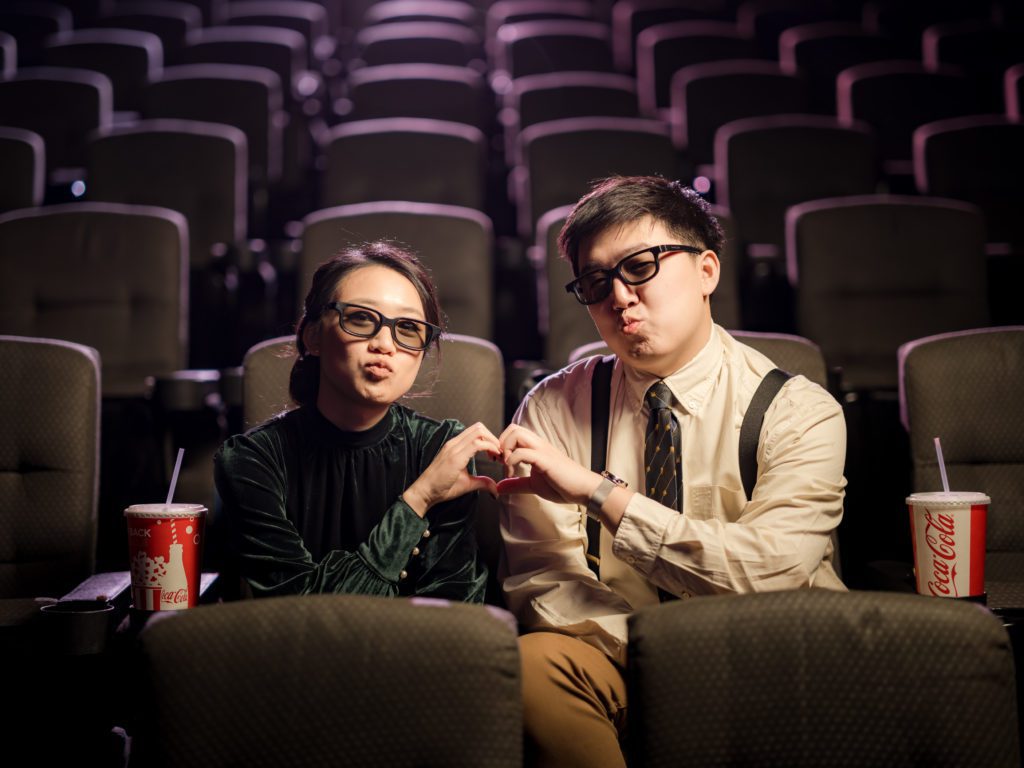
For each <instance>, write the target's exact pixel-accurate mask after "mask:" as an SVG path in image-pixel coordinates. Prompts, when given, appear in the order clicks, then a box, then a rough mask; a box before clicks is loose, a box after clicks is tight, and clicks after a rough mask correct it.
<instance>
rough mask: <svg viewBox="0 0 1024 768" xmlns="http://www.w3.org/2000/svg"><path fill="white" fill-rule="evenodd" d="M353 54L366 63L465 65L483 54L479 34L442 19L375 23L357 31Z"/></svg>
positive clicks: (377, 64)
mask: <svg viewBox="0 0 1024 768" xmlns="http://www.w3.org/2000/svg"><path fill="white" fill-rule="evenodd" d="M356 51H357V53H356V56H357V57H358V60H359V61H361V62H362V63H363V64H365V65H366V66H370V67H374V66H380V65H383V64H421V63H422V64H447V65H449V66H454V67H465V66H468V65H469V64H470V63H471V62H473V61H476V60H479V59H481V58H482V56H483V47H482V43H481V41H480V35H479V34H478V33H477V32H476V31H474V30H472V29H469V28H468V27H465V26H463V25H461V24H453V23H451V22H445V21H396V22H392V23H390V24H376V25H374V26H371V27H367V28H366V29H362V30H360V31H359V33H358V34H357V35H356Z"/></svg>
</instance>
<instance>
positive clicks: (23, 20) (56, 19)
mask: <svg viewBox="0 0 1024 768" xmlns="http://www.w3.org/2000/svg"><path fill="white" fill-rule="evenodd" d="M71 27H72V18H71V12H70V11H69V10H68V9H67V8H64V7H63V6H60V5H57V4H56V3H17V4H15V3H4V4H3V5H0V29H2V30H4V32H7V33H8V34H10V35H11V37H13V38H14V39H15V40H17V41H18V66H19V67H34V66H38V65H39V64H42V63H43V52H44V51H45V50H46V41H47V40H48V39H49V38H50V37H51V36H53V35H57V34H61V33H63V32H70V31H71Z"/></svg>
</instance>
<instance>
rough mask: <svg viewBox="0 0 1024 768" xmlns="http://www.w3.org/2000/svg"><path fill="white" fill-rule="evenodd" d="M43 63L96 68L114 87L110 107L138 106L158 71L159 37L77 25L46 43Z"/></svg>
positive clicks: (161, 54)
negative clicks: (112, 100)
mask: <svg viewBox="0 0 1024 768" xmlns="http://www.w3.org/2000/svg"><path fill="white" fill-rule="evenodd" d="M45 59H46V63H47V64H48V65H49V66H54V67H73V68H79V69H88V70H92V71H95V72H99V73H101V74H103V75H106V76H107V77H108V78H110V82H111V85H113V87H114V109H117V110H138V109H140V108H141V105H142V94H143V91H144V90H145V88H146V86H147V85H148V84H149V82H150V81H151V80H152V79H153V78H154V77H157V76H158V75H159V74H160V70H161V69H162V68H163V64H164V50H163V45H162V44H161V43H160V38H159V37H157V36H156V35H154V34H151V33H149V32H140V31H139V30H137V29H79V30H74V31H72V32H68V33H66V34H62V35H59V36H58V37H56V38H53V39H51V41H50V42H49V43H48V44H47V46H46V52H45Z"/></svg>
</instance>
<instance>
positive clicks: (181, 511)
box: [124, 504, 206, 520]
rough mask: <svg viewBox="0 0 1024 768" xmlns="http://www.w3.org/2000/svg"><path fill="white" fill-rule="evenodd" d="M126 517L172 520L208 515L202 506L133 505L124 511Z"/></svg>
mask: <svg viewBox="0 0 1024 768" xmlns="http://www.w3.org/2000/svg"><path fill="white" fill-rule="evenodd" d="M124 514H125V517H128V516H131V517H152V518H160V519H167V520H169V519H172V518H181V517H199V516H200V515H205V514H206V507H204V506H203V505H202V504H132V505H131V506H130V507H128V509H126V510H125V511H124Z"/></svg>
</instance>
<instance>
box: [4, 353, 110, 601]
mask: <svg viewBox="0 0 1024 768" xmlns="http://www.w3.org/2000/svg"><path fill="white" fill-rule="evenodd" d="M99 365H100V360H99V355H98V354H97V352H96V350H95V349H91V348H89V347H84V346H81V345H78V344H71V343H68V342H64V341H55V340H51V339H38V338H26V337H16V336H0V424H3V428H2V429H0V598H2V599H7V598H17V597H28V598H30V597H36V596H43V595H45V596H49V597H60V596H62V595H63V594H64V593H65V592H67V591H68V590H70V589H71V588H72V587H74V586H75V584H76V583H78V581H79V580H81V579H83V578H85V577H86V576H88V575H89V574H90V573H91V572H92V565H93V556H94V553H93V549H94V547H95V543H96V500H97V495H96V494H97V488H98V484H99V463H98V457H99V432H100V423H99V418H100V370H99ZM8 618H10V617H8Z"/></svg>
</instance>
